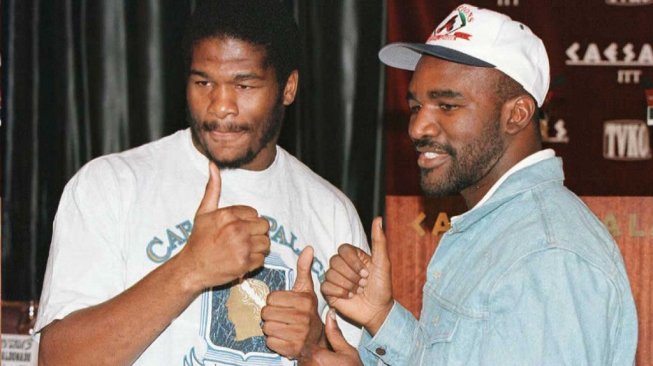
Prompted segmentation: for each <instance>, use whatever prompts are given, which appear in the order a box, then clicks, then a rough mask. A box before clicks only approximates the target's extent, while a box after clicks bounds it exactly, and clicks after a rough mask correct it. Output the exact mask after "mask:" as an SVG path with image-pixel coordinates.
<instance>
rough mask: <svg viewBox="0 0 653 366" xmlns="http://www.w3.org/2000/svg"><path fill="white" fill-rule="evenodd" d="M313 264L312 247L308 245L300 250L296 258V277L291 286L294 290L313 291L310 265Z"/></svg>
mask: <svg viewBox="0 0 653 366" xmlns="http://www.w3.org/2000/svg"><path fill="white" fill-rule="evenodd" d="M312 266H313V247H311V246H310V245H309V246H307V247H306V248H304V250H302V252H301V254H300V255H299V258H297V279H296V280H295V284H294V285H293V287H292V290H293V291H295V292H308V291H310V292H313V291H314V290H313V277H311V267H312Z"/></svg>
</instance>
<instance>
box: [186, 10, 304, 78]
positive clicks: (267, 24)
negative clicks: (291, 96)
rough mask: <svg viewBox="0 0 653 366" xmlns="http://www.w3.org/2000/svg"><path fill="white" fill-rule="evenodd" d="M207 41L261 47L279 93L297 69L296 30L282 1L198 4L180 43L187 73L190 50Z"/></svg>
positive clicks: (297, 33)
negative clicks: (233, 40) (238, 42)
mask: <svg viewBox="0 0 653 366" xmlns="http://www.w3.org/2000/svg"><path fill="white" fill-rule="evenodd" d="M207 38H232V39H238V40H241V41H245V42H247V43H250V44H253V45H256V46H261V47H263V48H264V49H265V51H266V63H267V64H268V65H270V66H272V67H273V68H274V71H275V75H276V78H277V82H278V83H279V87H280V88H281V90H283V87H284V86H285V84H286V80H288V77H289V76H290V73H291V72H292V71H293V70H297V69H298V68H299V52H300V41H299V30H298V29H297V23H295V19H294V17H293V14H292V11H291V10H290V7H289V6H288V4H287V3H286V1H283V0H198V1H197V3H196V7H195V10H194V11H193V14H192V15H191V17H190V18H189V20H188V23H187V26H186V33H185V35H184V39H183V52H184V66H185V69H186V72H187V73H188V72H190V65H191V62H192V57H193V47H194V46H195V45H196V44H197V43H198V42H199V41H202V40H204V39H207Z"/></svg>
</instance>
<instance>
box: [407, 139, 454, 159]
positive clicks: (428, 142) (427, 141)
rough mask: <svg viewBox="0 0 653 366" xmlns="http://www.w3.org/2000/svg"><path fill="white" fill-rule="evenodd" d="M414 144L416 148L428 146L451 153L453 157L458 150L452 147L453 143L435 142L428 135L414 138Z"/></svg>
mask: <svg viewBox="0 0 653 366" xmlns="http://www.w3.org/2000/svg"><path fill="white" fill-rule="evenodd" d="M413 145H415V149H421V148H425V147H426V148H429V149H433V150H439V151H444V152H445V153H447V154H449V155H451V156H452V157H455V156H456V150H454V148H453V147H451V145H446V144H441V143H438V142H435V141H433V140H432V139H430V138H428V137H424V138H421V139H417V140H413Z"/></svg>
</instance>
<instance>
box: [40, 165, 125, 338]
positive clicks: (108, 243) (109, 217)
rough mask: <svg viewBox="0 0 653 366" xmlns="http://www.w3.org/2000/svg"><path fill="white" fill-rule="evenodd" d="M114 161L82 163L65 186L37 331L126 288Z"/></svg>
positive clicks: (120, 197)
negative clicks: (83, 164) (83, 165)
mask: <svg viewBox="0 0 653 366" xmlns="http://www.w3.org/2000/svg"><path fill="white" fill-rule="evenodd" d="M127 194H128V192H127V191H124V190H123V191H121V190H120V187H119V185H118V179H117V174H116V164H112V163H111V162H110V161H108V160H107V159H105V158H100V159H96V160H94V161H92V162H90V163H88V164H87V165H86V166H85V167H83V168H82V169H81V170H80V171H79V172H78V173H77V174H76V175H75V176H74V177H73V178H72V179H71V180H70V181H69V182H68V184H67V185H66V187H65V189H64V192H63V195H62V197H61V200H60V202H59V207H58V209H57V214H56V216H55V220H54V227H53V235H52V242H51V244H50V255H49V258H48V263H47V268H46V273H45V279H44V284H43V291H42V294H41V301H40V304H39V315H38V317H37V324H36V330H37V331H40V330H41V329H42V328H43V327H45V326H46V325H48V324H49V323H50V322H52V321H53V320H56V319H62V318H63V317H65V316H66V315H68V314H70V313H71V312H73V311H76V310H79V309H82V308H86V307H89V306H92V305H96V304H98V303H101V302H103V301H106V300H108V299H110V298H111V297H113V296H115V295H116V294H117V293H120V292H122V291H123V290H124V285H125V279H124V273H125V271H124V265H125V262H124V260H123V255H122V248H123V245H122V242H121V239H122V237H123V231H124V229H123V225H122V222H121V220H122V217H123V216H124V215H123V213H124V208H123V207H122V206H123V200H124V198H125V195H127Z"/></svg>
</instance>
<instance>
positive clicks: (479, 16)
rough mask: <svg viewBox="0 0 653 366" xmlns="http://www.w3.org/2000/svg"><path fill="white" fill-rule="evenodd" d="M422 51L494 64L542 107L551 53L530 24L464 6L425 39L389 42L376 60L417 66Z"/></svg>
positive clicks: (454, 59)
mask: <svg viewBox="0 0 653 366" xmlns="http://www.w3.org/2000/svg"><path fill="white" fill-rule="evenodd" d="M422 55H430V56H435V57H438V58H441V59H444V60H448V61H452V62H456V63H461V64H465V65H471V66H479V67H492V68H496V69H497V70H500V71H501V72H503V73H504V74H506V75H508V76H510V77H511V78H512V79H513V80H515V81H516V82H518V83H519V84H520V85H521V86H522V87H523V88H524V90H526V91H527V92H528V93H530V94H531V95H532V96H533V98H535V101H536V102H537V105H538V106H540V107H541V106H542V103H543V102H544V98H545V97H546V93H547V91H548V90H549V57H548V56H547V54H546V49H545V48H544V43H542V40H541V39H540V38H539V37H538V36H536V35H535V34H534V33H533V32H532V31H531V30H530V28H528V27H527V26H525V25H524V24H522V23H519V22H516V21H514V20H512V19H511V18H510V17H508V16H507V15H504V14H501V13H497V12H495V11H492V10H488V9H480V8H477V7H475V6H472V5H468V4H463V5H460V6H458V7H457V8H456V9H455V10H454V11H452V12H451V13H450V14H449V15H448V16H447V17H446V18H445V19H444V20H443V21H442V22H441V23H440V24H439V25H438V26H437V27H436V28H435V30H434V31H433V33H432V34H431V36H430V37H429V39H427V40H426V43H391V44H389V45H387V46H385V47H383V48H382V49H381V51H379V59H381V61H382V62H383V63H384V64H386V65H388V66H392V67H396V68H399V69H405V70H415V66H416V65H417V62H418V61H419V59H420V58H421V57H422Z"/></svg>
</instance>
